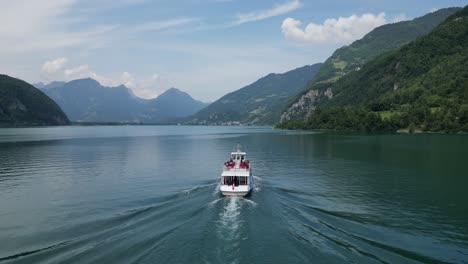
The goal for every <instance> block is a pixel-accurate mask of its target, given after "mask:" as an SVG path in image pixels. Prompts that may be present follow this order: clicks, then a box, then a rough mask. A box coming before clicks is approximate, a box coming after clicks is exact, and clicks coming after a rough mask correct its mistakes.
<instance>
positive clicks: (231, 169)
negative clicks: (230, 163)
mask: <svg viewBox="0 0 468 264" xmlns="http://www.w3.org/2000/svg"><path fill="white" fill-rule="evenodd" d="M248 170H249V168H248V167H245V168H231V167H226V166H223V171H248Z"/></svg>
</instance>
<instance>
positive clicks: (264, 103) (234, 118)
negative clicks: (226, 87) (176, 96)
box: [191, 64, 321, 124]
mask: <svg viewBox="0 0 468 264" xmlns="http://www.w3.org/2000/svg"><path fill="white" fill-rule="evenodd" d="M320 66H321V64H314V65H311V66H304V67H301V68H298V69H295V70H292V71H289V72H286V73H283V74H274V73H271V74H269V75H267V76H265V77H263V78H261V79H259V80H258V81H256V82H254V83H252V84H250V85H248V86H246V87H244V88H241V89H239V90H237V91H235V92H232V93H229V94H227V95H225V96H223V97H222V98H220V99H219V100H217V101H215V102H213V103H212V104H210V105H209V106H208V107H206V108H204V109H203V110H201V111H200V112H198V113H197V114H196V115H195V116H194V117H193V119H192V121H191V122H192V123H198V124H213V123H215V124H222V123H228V122H239V123H247V124H274V123H276V122H277V121H278V120H279V117H280V115H281V110H282V109H284V107H286V105H287V103H288V102H289V101H290V100H291V98H293V97H294V96H295V95H296V94H297V93H298V92H299V91H300V90H301V89H302V88H303V87H304V85H305V84H306V83H307V81H308V80H309V79H310V78H312V77H313V76H314V75H315V73H317V71H318V70H319V69H320Z"/></svg>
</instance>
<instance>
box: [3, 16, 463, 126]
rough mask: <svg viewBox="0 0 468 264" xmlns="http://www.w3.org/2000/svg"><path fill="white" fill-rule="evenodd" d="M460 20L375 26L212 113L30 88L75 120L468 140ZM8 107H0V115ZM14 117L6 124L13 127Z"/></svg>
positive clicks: (102, 89) (230, 98)
mask: <svg viewBox="0 0 468 264" xmlns="http://www.w3.org/2000/svg"><path fill="white" fill-rule="evenodd" d="M466 13H467V7H465V8H463V9H461V8H445V9H440V10H438V11H435V12H431V13H429V14H427V15H425V16H422V17H419V18H416V19H413V20H411V21H403V22H399V23H391V24H387V25H383V26H380V27H378V28H375V29H374V30H372V31H371V32H369V33H368V34H367V35H365V36H364V37H363V38H362V39H360V40H357V41H355V42H353V43H352V44H351V45H349V46H344V47H342V48H340V49H338V50H336V51H335V52H334V53H333V54H332V56H331V57H329V58H328V59H327V60H326V61H325V62H324V63H323V64H322V63H317V64H314V65H308V66H303V67H300V68H297V69H294V70H291V71H288V72H285V73H281V74H274V73H271V74H268V75H266V76H264V77H262V78H260V79H259V80H257V81H255V82H254V83H252V84H250V85H247V86H245V87H243V88H240V89H239V90H236V91H234V92H231V93H229V94H226V95H225V96H223V97H221V98H220V99H218V100H216V101H215V102H213V103H211V104H210V105H208V104H205V103H203V102H200V101H197V100H195V99H193V98H192V97H191V96H190V95H188V94H187V93H185V92H182V91H180V90H178V89H175V88H171V89H169V90H167V91H166V92H164V93H163V94H161V95H159V96H158V97H157V98H154V99H142V98H138V97H136V96H135V95H134V94H133V92H132V90H131V89H129V88H127V87H125V86H123V85H121V86H117V87H106V86H102V85H101V84H99V83H98V82H97V81H95V80H93V79H89V78H88V79H79V80H74V81H71V82H67V83H65V82H52V83H49V84H43V83H38V84H36V87H38V88H40V89H41V90H42V91H43V92H44V93H45V94H47V95H48V96H49V97H50V98H52V99H53V100H54V101H55V102H56V103H57V104H58V105H59V106H60V107H61V108H62V109H63V111H64V112H65V113H66V115H67V116H68V118H69V119H70V120H72V121H86V122H141V123H177V122H184V123H189V124H208V125H209V124H215V125H219V124H258V125H264V124H267V125H273V124H277V123H279V122H281V123H282V124H281V126H280V127H283V128H292V129H297V128H300V129H314V128H326V129H347V130H379V131H396V130H397V129H402V128H408V127H415V128H417V129H423V130H429V131H455V132H456V131H457V130H463V131H468V126H467V125H466V123H468V121H467V120H468V117H467V116H468V103H467V100H468V99H467V94H468V91H467V89H468V78H467V77H466V68H468V65H466V62H467V61H468V60H467V59H468V58H466V54H468V50H467V46H468V37H467V32H468V24H466V21H467V16H466ZM7 83H9V82H7ZM10 88H11V87H9V89H10ZM29 90H30V89H29ZM8 93H10V92H4V93H3V96H4V97H5V94H8ZM34 93H36V92H34ZM45 101H47V100H45ZM8 102H9V105H18V104H17V103H15V102H16V101H15V99H11V98H10V99H9V100H8ZM11 102H13V104H12V103H11ZM48 105H50V107H51V109H52V110H51V111H52V112H55V111H56V109H54V106H53V105H51V104H48ZM26 107H27V108H28V106H26ZM7 108H8V107H6V106H5V105H0V110H2V109H3V113H5V109H7ZM13 108H15V107H13ZM16 108H18V107H16ZM20 108H21V107H20ZM20 108H18V109H20ZM0 113H2V112H0ZM15 116H17V115H10V117H8V118H10V119H8V118H5V117H4V119H3V120H10V122H13V123H15V122H16V121H15V120H14V118H15ZM56 116H57V115H56ZM5 122H6V121H5ZM39 123H40V122H39ZM62 123H66V122H65V121H64V122H58V123H57V124H62Z"/></svg>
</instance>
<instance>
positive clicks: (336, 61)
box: [282, 8, 460, 121]
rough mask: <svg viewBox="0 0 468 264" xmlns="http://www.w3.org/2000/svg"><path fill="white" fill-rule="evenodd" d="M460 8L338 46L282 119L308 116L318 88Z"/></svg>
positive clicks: (428, 29)
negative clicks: (347, 44)
mask: <svg viewBox="0 0 468 264" xmlns="http://www.w3.org/2000/svg"><path fill="white" fill-rule="evenodd" d="M459 10H460V8H445V9H440V10H438V11H436V12H433V13H430V14H427V15H425V16H422V17H419V18H416V19H413V20H411V21H402V22H399V23H393V24H387V25H383V26H381V27H378V28H376V29H374V30H373V31H371V32H370V33H368V34H367V35H366V36H364V37H363V38H362V39H360V40H357V41H355V42H354V43H352V44H351V45H349V46H345V47H342V48H340V49H338V50H336V51H335V52H334V53H333V55H332V56H331V57H330V58H328V59H327V60H326V61H325V63H324V64H323V66H322V68H321V69H320V70H319V72H318V73H317V74H316V75H315V77H314V78H312V79H311V80H310V81H309V82H308V84H307V86H306V89H305V90H303V92H302V93H301V94H300V95H299V96H298V98H296V100H294V101H293V102H292V103H291V104H290V105H289V107H288V109H286V111H285V113H284V114H283V115H282V120H283V121H284V120H287V119H290V118H295V119H297V118H301V117H306V116H308V115H309V114H310V112H311V111H313V108H314V99H315V96H314V94H315V93H314V92H311V91H314V90H326V89H329V88H330V89H331V88H332V86H333V84H334V83H335V82H336V81H338V80H339V79H340V78H341V77H343V76H345V75H346V74H348V73H352V72H354V71H357V70H360V69H361V67H362V66H363V65H364V64H365V63H367V62H369V61H371V60H373V59H375V58H376V57H377V56H379V55H380V54H383V53H386V52H389V51H392V50H397V49H399V48H401V47H402V46H404V45H406V44H408V43H410V42H411V41H414V40H415V39H416V38H417V37H419V36H423V35H426V34H428V33H429V32H431V30H433V29H434V28H435V27H436V26H437V25H439V24H440V23H442V22H443V21H444V20H445V19H446V18H447V17H449V16H450V15H452V14H453V13H455V12H457V11H459Z"/></svg>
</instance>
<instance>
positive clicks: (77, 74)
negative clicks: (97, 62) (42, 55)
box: [63, 64, 170, 98]
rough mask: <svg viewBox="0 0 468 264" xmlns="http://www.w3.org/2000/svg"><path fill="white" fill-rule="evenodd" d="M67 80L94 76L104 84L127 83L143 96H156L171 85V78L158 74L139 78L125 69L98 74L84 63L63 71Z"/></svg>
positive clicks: (137, 93)
mask: <svg viewBox="0 0 468 264" xmlns="http://www.w3.org/2000/svg"><path fill="white" fill-rule="evenodd" d="M63 74H64V78H65V80H66V81H71V80H76V79H83V78H92V79H94V80H96V81H98V82H99V83H100V84H102V85H104V86H111V87H112V86H118V85H121V84H123V85H125V86H126V87H128V88H130V89H132V91H133V93H134V94H135V95H136V96H138V97H142V98H155V97H157V96H158V95H159V94H160V93H161V92H162V91H164V90H166V89H167V88H169V87H170V85H169V79H168V78H164V77H162V76H160V75H158V74H153V75H151V76H149V77H143V78H138V77H137V76H135V75H133V74H131V73H129V72H127V71H124V72H123V73H122V74H120V76H119V75H117V76H115V75H114V77H109V76H104V75H101V74H97V73H96V72H94V71H93V70H91V68H90V67H89V66H88V65H86V64H84V65H80V66H77V67H74V68H69V69H65V70H64V71H63Z"/></svg>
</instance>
